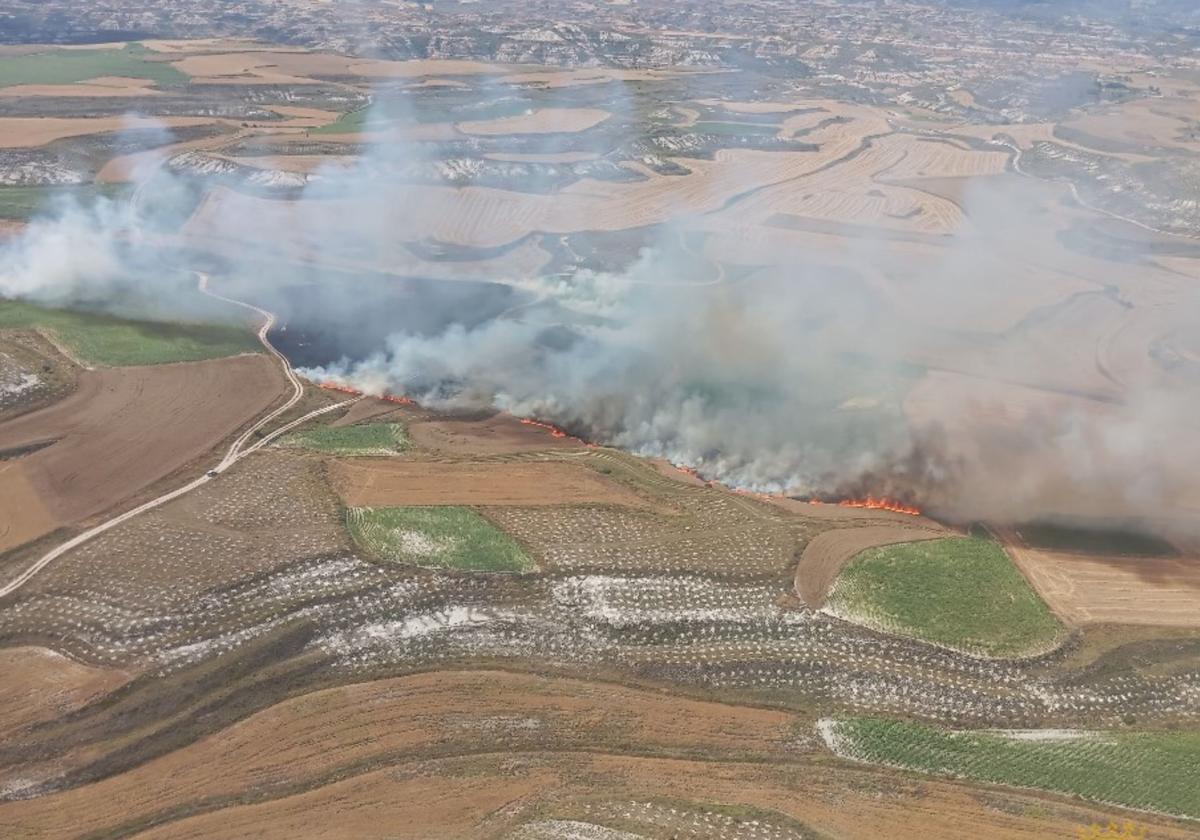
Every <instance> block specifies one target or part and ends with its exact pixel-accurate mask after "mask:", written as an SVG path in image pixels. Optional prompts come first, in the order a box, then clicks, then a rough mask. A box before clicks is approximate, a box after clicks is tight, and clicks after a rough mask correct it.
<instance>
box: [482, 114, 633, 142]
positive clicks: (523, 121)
mask: <svg viewBox="0 0 1200 840" xmlns="http://www.w3.org/2000/svg"><path fill="white" fill-rule="evenodd" d="M610 116H612V115H611V114H609V113H608V111H601V110H600V109H599V108H539V109H537V110H533V111H530V112H529V113H526V114H519V115H518V116H515V117H500V118H498V119H494V120H477V121H470V122H462V123H459V124H458V130H459V131H461V132H463V133H464V134H481V135H484V136H498V135H504V134H550V133H553V132H557V131H566V132H576V131H587V130H588V129H589V128H592V127H593V126H597V125H599V124H600V123H602V122H604V121H605V120H607V119H608V118H609V117H610Z"/></svg>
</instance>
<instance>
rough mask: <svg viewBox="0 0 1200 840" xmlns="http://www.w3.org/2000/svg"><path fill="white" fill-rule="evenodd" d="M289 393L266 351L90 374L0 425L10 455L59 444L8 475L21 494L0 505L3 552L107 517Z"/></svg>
mask: <svg viewBox="0 0 1200 840" xmlns="http://www.w3.org/2000/svg"><path fill="white" fill-rule="evenodd" d="M283 389H284V380H283V377H282V376H281V375H280V373H279V370H278V368H277V366H276V364H275V362H274V361H272V360H271V359H269V358H268V357H266V356H263V355H248V356H235V357H232V358H227V359H214V360H210V361H203V362H184V363H179V364H165V365H151V366H147V367H129V368H107V369H101V370H94V371H85V372H83V373H82V374H81V375H80V377H79V386H78V388H77V389H76V390H75V391H74V392H73V393H72V394H71V395H70V396H68V397H66V398H65V399H63V400H61V401H59V402H57V403H55V404H53V405H50V406H47V407H46V408H44V409H40V410H38V411H34V412H30V413H28V414H24V415H21V416H20V417H17V418H14V419H13V420H10V421H8V422H6V423H2V424H0V451H4V450H12V449H20V448H23V447H32V446H34V445H38V444H47V443H48V444H49V445H46V446H43V447H42V448H40V449H37V451H34V452H32V453H31V454H29V455H25V456H24V457H21V458H19V459H17V460H14V461H11V462H9V463H7V464H6V465H5V466H6V469H4V470H3V471H0V498H3V499H6V500H8V499H15V500H20V505H10V504H5V505H3V506H0V550H5V549H8V548H12V547H14V546H16V545H19V544H21V543H22V542H25V541H27V540H30V539H33V538H35V537H37V536H40V535H41V534H42V533H47V532H48V531H49V530H52V527H53V526H55V525H64V524H69V523H72V522H77V521H79V520H81V519H84V518H86V517H89V516H93V515H95V514H97V513H100V512H102V511H104V510H106V509H108V508H110V507H112V506H113V505H115V504H117V503H118V502H120V501H122V500H123V499H126V498H128V497H129V496H131V495H133V494H134V493H136V492H138V491H139V490H141V489H143V488H145V487H147V486H148V485H150V484H152V483H153V482H155V481H157V480H158V479H160V478H163V477H164V476H166V475H168V474H169V473H171V472H173V471H174V470H176V469H179V468H180V467H182V466H183V465H185V464H187V463H188V462H190V461H192V460H193V459H195V458H198V457H200V456H201V455H203V454H204V453H206V452H207V451H209V450H210V449H211V448H212V447H213V446H215V445H216V444H217V443H218V442H219V441H221V440H223V439H224V438H226V437H228V436H229V435H230V434H232V433H233V432H235V431H236V430H237V429H238V428H239V427H241V426H242V425H243V424H245V423H246V422H247V421H249V420H250V419H251V418H253V417H254V416H255V415H257V414H259V413H261V412H262V411H263V410H265V409H266V408H267V407H268V406H270V405H271V403H273V402H274V401H275V400H276V399H278V398H279V397H280V396H281V395H282V394H283ZM31 491H32V493H33V495H31ZM35 497H36V498H35ZM39 506H40V507H41V508H44V510H45V511H46V514H47V515H46V516H44V517H43V516H42V515H41V514H40V513H38V511H39ZM34 519H37V520H38V521H40V524H37V526H36V527H33V526H31V525H30V522H31V521H33V520H34Z"/></svg>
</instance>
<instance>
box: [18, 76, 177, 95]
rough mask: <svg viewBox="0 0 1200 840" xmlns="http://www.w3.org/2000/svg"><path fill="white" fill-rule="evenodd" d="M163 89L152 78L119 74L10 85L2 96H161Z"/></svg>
mask: <svg viewBox="0 0 1200 840" xmlns="http://www.w3.org/2000/svg"><path fill="white" fill-rule="evenodd" d="M161 94H162V91H159V90H155V89H154V81H153V80H152V79H127V78H122V77H119V76H101V77H100V78H97V79H88V80H87V81H84V82H79V83H77V84H70V85H9V86H8V87H0V97H13V96H50V97H53V96H72V97H93V96H95V97H102V96H120V97H122V98H124V97H129V96H160V95H161Z"/></svg>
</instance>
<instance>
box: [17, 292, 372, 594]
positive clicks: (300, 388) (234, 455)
mask: <svg viewBox="0 0 1200 840" xmlns="http://www.w3.org/2000/svg"><path fill="white" fill-rule="evenodd" d="M196 280H197V287H198V288H199V290H200V291H201V292H202V293H204V294H206V295H208V296H209V297H212V298H216V299H217V300H221V301H224V302H226V303H230V304H233V305H234V306H239V307H241V308H243V309H249V310H250V311H252V312H254V313H255V314H257V315H259V316H261V317H262V319H263V322H262V325H261V326H260V327H259V328H258V340H259V342H261V344H262V346H263V347H264V348H266V350H267V352H268V353H270V354H271V355H272V356H274V357H275V358H276V359H277V360H278V361H279V364H280V365H281V366H282V367H283V372H284V375H285V376H286V377H287V380H288V382H289V383H290V384H291V386H292V394H291V396H290V397H288V399H287V400H286V401H285V402H284V403H283V404H282V405H280V406H279V407H278V408H275V409H273V410H271V411H270V412H268V413H267V414H266V415H264V416H263V417H261V418H259V419H258V420H257V421H256V422H255V423H253V424H251V426H250V427H249V428H248V429H246V431H244V432H242V434H240V435H239V436H238V438H237V440H235V441H234V442H233V443H232V444H231V445H230V447H229V449H228V451H226V453H225V456H224V457H223V458H222V459H221V461H220V463H218V464H217V465H216V466H214V467H211V468H210V469H209V470H207V471H206V472H205V473H204V474H203V475H201V476H200V477H199V478H197V479H195V480H194V481H190V482H188V483H187V484H185V485H183V486H182V487H179V488H176V489H175V490H172V491H170V492H169V493H164V494H163V495H161V496H158V497H157V498H154V499H151V500H150V501H148V502H145V503H144V504H141V505H138V506H137V507H135V508H132V509H131V510H127V511H125V512H124V513H122V514H119V515H118V516H114V517H113V518H112V519H109V520H107V521H105V522H102V523H101V524H99V525H97V526H95V527H94V528H89V529H88V530H86V531H84V532H82V533H80V534H77V535H76V536H74V537H72V538H71V539H69V540H67V541H66V542H65V543H63V544H62V545H59V546H57V547H56V548H54V549H52V550H50V551H49V552H47V553H46V554H44V555H42V556H41V557H40V558H38V559H37V560H36V561H35V562H34V563H33V564H32V565H30V567H29V568H27V569H26V570H25V571H24V572H22V573H21V574H20V575H18V576H17V577H16V578H14V579H13V580H11V581H9V582H8V583H7V584H5V585H4V586H2V587H0V598H3V597H5V596H7V595H11V594H12V593H14V592H16V591H17V590H19V589H20V588H21V587H23V586H24V585H25V584H27V583H29V581H30V580H32V579H33V577H34V576H35V575H37V574H38V572H40V571H42V569H44V568H46V567H47V566H49V565H50V564H51V563H53V562H54V561H55V560H57V559H58V558H59V557H61V556H63V555H64V554H66V553H67V552H68V551H71V550H72V549H74V548H78V547H79V546H81V545H83V544H84V543H86V542H88V541H90V540H92V539H94V538H96V537H98V536H100V535H101V534H103V533H104V532H105V531H109V530H111V529H113V528H115V527H117V526H118V525H121V524H123V523H125V522H128V521H129V520H130V519H133V518H134V517H135V516H139V515H141V514H143V513H145V512H146V511H149V510H154V509H155V508H157V507H161V506H162V505H165V504H166V503H167V502H170V501H172V500H174V499H178V498H179V497H180V496H185V495H187V494H188V493H190V492H192V491H193V490H195V489H196V488H197V487H201V486H203V485H205V484H207V483H208V482H210V481H212V480H213V479H214V478H216V477H217V476H218V475H220V474H221V473H222V472H224V471H225V470H227V469H229V468H230V467H231V466H233V465H234V464H236V463H237V462H238V461H240V460H241V459H242V458H245V457H246V456H247V455H250V454H251V453H253V452H256V451H257V450H259V449H261V448H262V447H264V446H266V445H267V444H269V443H271V442H272V441H273V440H275V439H276V438H278V437H279V436H280V435H282V434H284V433H286V432H288V431H290V430H292V429H294V428H295V427H296V426H299V425H300V424H302V423H304V422H307V421H308V420H310V419H312V418H313V417H316V416H318V415H321V414H325V413H327V412H330V411H333V410H334V409H337V408H341V407H342V406H344V405H347V404H349V403H352V402H355V400H357V399H361V398H360V397H356V398H355V399H354V400H344V401H342V402H337V403H333V404H332V405H327V406H325V407H324V408H319V409H317V410H315V411H310V412H308V413H307V414H305V415H303V416H301V417H298V418H296V419H295V420H293V421H291V422H290V423H287V424H286V425H284V426H281V427H280V428H278V429H276V430H275V431H274V432H272V433H271V434H269V435H265V436H264V437H262V438H261V439H260V440H258V441H256V442H255V443H254V444H252V445H250V446H247V445H246V443H247V441H249V440H250V438H251V437H253V436H254V434H255V433H257V432H259V431H260V430H262V429H263V428H264V427H265V426H267V425H268V424H269V423H271V422H273V421H274V420H276V419H277V418H278V417H279V416H280V415H282V414H283V413H285V412H287V411H288V410H290V409H291V408H293V407H294V406H295V405H296V403H298V402H300V400H301V398H302V397H303V396H304V383H303V382H302V381H301V379H300V377H298V376H297V375H296V373H295V371H293V370H292V366H291V363H290V362H288V360H287V359H286V358H285V357H284V355H283V354H282V353H280V352H279V351H278V350H276V349H275V347H274V345H272V344H271V341H270V339H269V338H267V335H268V333H269V332H270V331H271V328H272V327H273V326H275V315H274V313H271V312H268V311H267V310H265V309H259V308H258V307H257V306H254V305H252V304H249V303H246V302H244V301H240V300H235V299H234V298H229V297H225V296H224V295H219V294H217V293H216V292H213V291H211V290H210V289H209V288H208V275H207V274H204V273H202V272H196Z"/></svg>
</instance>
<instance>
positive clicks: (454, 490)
mask: <svg viewBox="0 0 1200 840" xmlns="http://www.w3.org/2000/svg"><path fill="white" fill-rule="evenodd" d="M330 474H331V478H332V480H333V485H334V488H335V489H336V490H337V492H338V495H339V496H341V498H342V501H343V502H345V504H346V505H348V506H350V507H387V506H393V505H469V506H485V505H520V506H526V505H570V504H613V505H624V506H628V507H643V506H645V505H646V504H647V503H646V502H645V501H644V500H643V499H641V498H640V497H639V496H637V495H636V494H634V493H633V492H632V491H630V490H628V489H626V488H625V487H623V486H621V485H619V484H617V483H616V482H613V481H610V480H608V479H606V478H604V477H603V476H601V475H600V474H599V473H596V472H594V471H593V470H590V469H588V468H587V467H584V466H582V465H576V464H567V463H561V462H555V463H544V464H537V463H520V462H517V463H511V462H510V463H505V462H496V463H477V464H463V463H445V462H439V461H433V462H429V461H390V460H389V461H376V460H360V461H356V462H354V463H349V462H346V461H338V462H335V463H334V464H333V465H332V466H331V467H330Z"/></svg>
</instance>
